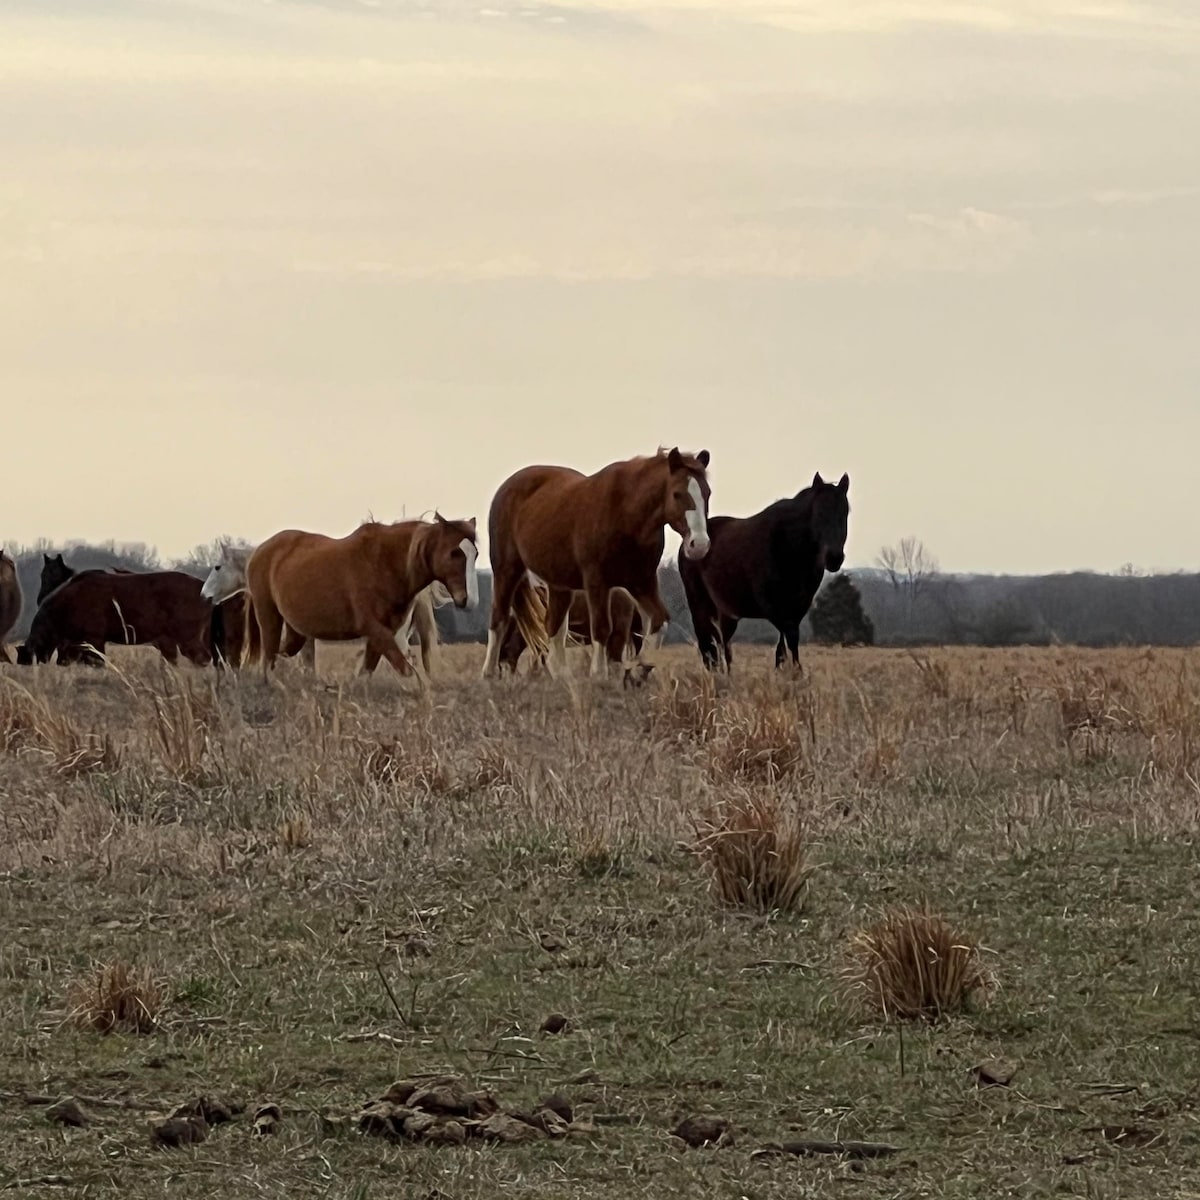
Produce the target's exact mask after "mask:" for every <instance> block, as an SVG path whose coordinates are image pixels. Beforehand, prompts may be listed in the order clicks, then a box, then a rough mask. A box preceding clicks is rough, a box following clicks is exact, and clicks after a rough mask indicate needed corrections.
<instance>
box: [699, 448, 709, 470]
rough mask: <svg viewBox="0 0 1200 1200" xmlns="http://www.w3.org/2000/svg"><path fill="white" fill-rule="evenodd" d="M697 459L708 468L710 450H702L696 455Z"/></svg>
mask: <svg viewBox="0 0 1200 1200" xmlns="http://www.w3.org/2000/svg"><path fill="white" fill-rule="evenodd" d="M696 461H697V462H698V463H699V464H700V465H701V466H702V467H704V468H705V469H706V470H707V469H708V451H707V450H701V451H700V453H699V454H697V455H696Z"/></svg>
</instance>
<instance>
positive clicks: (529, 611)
mask: <svg viewBox="0 0 1200 1200" xmlns="http://www.w3.org/2000/svg"><path fill="white" fill-rule="evenodd" d="M708 463H709V454H708V451H707V450H701V451H700V453H699V454H697V455H695V456H694V457H693V456H692V455H689V454H681V453H680V452H679V450H678V449H673V450H671V451H670V452H667V451H665V450H662V449H660V450H659V451H658V453H656V454H653V455H650V456H648V457H644V458H634V459H629V460H627V461H624V462H615V463H610V464H609V465H608V466H607V467H603V468H602V469H601V470H599V471H597V472H596V473H595V474H594V475H584V474H582V473H581V472H579V471H574V470H572V469H571V468H569V467H546V466H537V467H525V468H524V469H522V470H520V471H518V472H517V473H516V474H515V475H510V476H509V478H508V479H506V480H505V481H504V482H503V483H502V484H501V485H500V488H499V490H498V491H497V492H496V495H495V497H494V498H493V500H492V506H491V510H490V511H489V513H488V538H489V542H490V552H491V559H492V613H491V619H490V621H489V628H488V649H487V658H486V659H485V661H484V665H483V674H484V677H485V678H488V677H491V676H494V675H495V674H496V672H497V670H498V669H499V664H500V647H501V646H502V645H503V643H504V639H505V636H506V635H507V633H508V627H509V623H510V622H511V621H513V620H515V621H516V623H517V626H518V628H519V629H520V631H521V635H522V636H523V637H524V638H525V640H526V642H527V643H528V644H529V645H530V647H531V648H532V649H533V650H534V652H535V653H536V654H538V655H539V656H542V655H544V654H546V653H547V651H548V650H549V649H550V648H551V646H552V647H553V650H554V653H553V654H552V655H551V657H550V662H549V666H550V672H551V674H552V675H553V674H557V673H558V672H559V671H560V670H561V669H563V668H565V665H566V640H567V626H568V623H569V621H568V618H569V614H570V608H571V600H572V596H573V593H575V592H579V591H582V592H585V593H586V595H587V606H588V616H589V625H590V629H589V632H590V633H591V638H592V674H593V675H599V674H602V673H605V672H606V671H607V668H608V662H607V661H606V652H607V657H608V658H611V657H612V646H611V645H610V638H611V637H612V616H611V613H610V611H609V593H610V592H611V591H612V589H613V588H624V589H625V590H626V591H627V592H629V594H630V595H631V596H632V597H633V601H634V604H636V605H637V608H638V611H639V612H640V613H641V616H642V637H643V641H642V647H641V650H639V652H638V658H639V660H640V658H641V655H642V652H643V651H644V650H645V649H646V645H647V643H649V644H650V645H651V647H652V648H653V647H656V646H657V645H658V637H659V634H660V631H661V630H662V627H663V625H665V624H666V622H667V620H668V618H669V616H670V614H669V613H668V612H667V608H666V605H664V604H663V602H662V596H661V595H660V594H659V590H658V564H659V563H660V562H661V560H662V554H663V547H664V545H665V541H666V539H665V535H664V533H663V527H664V526H666V525H670V527H671V528H672V529H674V530H675V532H676V533H678V534H680V535H681V536H682V538H683V553H684V555H685V556H686V557H688V558H703V557H704V555H705V554H707V553H708V526H707V521H708V499H709V486H708V477H707V475H706V473H705V472H706V470H707V468H708ZM531 576H534V577H536V578H537V579H538V580H539V581H541V582H542V583H543V584H544V585H545V587H546V588H547V590H548V592H549V601H548V603H547V604H546V606H545V608H544V610H543V609H542V606H541V605H540V603H539V598H538V597H537V596H536V593H535V592H534V588H533V584H532V582H531V579H530V577H531ZM542 611H545V613H546V618H545V624H544V625H543V624H542V620H541V612H542Z"/></svg>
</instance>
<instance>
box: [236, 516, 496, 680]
mask: <svg viewBox="0 0 1200 1200" xmlns="http://www.w3.org/2000/svg"><path fill="white" fill-rule="evenodd" d="M477 557H478V548H477V547H476V544H475V521H474V519H472V520H470V521H447V520H446V519H445V518H444V517H442V516H441V515H440V514H436V513H435V514H434V519H433V521H431V522H427V521H397V522H395V523H394V524H392V525H381V524H378V523H377V522H373V521H372V522H366V523H364V524H363V525H360V526H359V527H358V528H357V529H356V530H355V531H354V532H353V533H351V534H348V535H347V536H346V537H344V538H331V537H325V536H324V535H323V534H319V533H305V532H303V531H301V530H298V529H285V530H283V531H282V532H280V533H277V534H275V535H274V536H273V537H269V538H268V539H267V540H266V541H265V542H263V543H262V545H260V546H258V547H257V548H256V549H255V550H254V552H253V553H252V554H251V555H250V558H249V559H248V560H247V562H246V588H247V591H248V592H249V595H250V603H249V605H248V607H247V620H251V619H253V620H255V621H256V622H257V624H258V633H259V638H258V645H260V646H261V657H262V667H263V674H264V676H265V675H266V674H267V673H268V672H269V671H270V669H271V666H272V664H273V663H274V661H275V658H276V656H277V655H278V653H279V648H280V642H281V640H282V637H283V629H284V625H285V623H286V625H287V627H288V628H289V629H291V630H292V631H293V633H295V634H296V635H297V636H299V637H302V638H309V639H320V640H321V641H331V642H338V641H350V640H352V639H354V638H360V637H361V638H366V640H367V645H366V651H365V653H364V655H363V664H362V671H363V672H364V673H366V674H370V673H371V672H372V671H374V670H375V667H376V666H377V665H378V663H379V660H380V658H386V659H387V660H388V662H390V663H391V664H392V666H393V667H395V668H396V670H397V671H399V672H400V674H402V675H408V674H410V673H411V672H412V665H411V664H410V663H409V660H408V656H407V655H406V654H405V652H404V651H403V650H401V648H400V647H399V646H398V645H397V643H396V632H397V630H399V629H400V628H402V627H403V626H404V625H405V624H406V623H407V622H408V621H409V620H410V619H411V616H412V610H413V606H414V604H416V603H417V601H418V598H419V596H420V594H421V593H422V592H423V591H424V590H425V589H426V588H427V587H429V585H430V584H431V583H433V582H434V581H435V580H436V581H437V582H439V583H441V584H443V585H444V586H445V587H446V588H447V590H448V591H449V592H450V596H451V598H452V599H453V601H454V603H455V604H456V605H457V606H458V607H459V608H469V607H474V606H475V604H477V603H478V602H479V582H478V576H477V575H476V570H475V562H476V559H477ZM253 646H255V641H254V639H252V638H249V637H248V638H247V648H248V649H249V648H251V647H253ZM256 648H257V647H256Z"/></svg>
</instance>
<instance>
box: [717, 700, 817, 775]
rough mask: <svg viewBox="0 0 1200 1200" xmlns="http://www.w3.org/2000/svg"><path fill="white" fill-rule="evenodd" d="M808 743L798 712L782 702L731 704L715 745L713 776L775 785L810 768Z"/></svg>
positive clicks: (720, 723) (725, 713) (723, 715)
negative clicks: (807, 762)
mask: <svg viewBox="0 0 1200 1200" xmlns="http://www.w3.org/2000/svg"><path fill="white" fill-rule="evenodd" d="M806 737H807V734H806V731H805V729H803V728H802V727H801V725H800V722H799V720H798V716H797V710H796V708H795V706H794V705H792V704H789V703H787V702H786V701H785V700H784V699H782V698H779V697H761V696H760V697H755V698H754V699H752V700H748V701H744V702H731V703H730V704H728V705H727V706H726V708H725V710H724V711H723V712H722V713H721V716H720V720H719V722H718V725H717V732H716V736H715V737H714V738H713V739H712V740H711V741H710V743H709V758H708V767H709V772H710V773H711V775H712V777H713V779H714V780H717V781H724V780H730V779H741V780H746V781H748V782H755V783H768V784H769V783H775V782H777V781H778V780H780V779H782V778H784V777H785V776H789V775H793V774H796V773H797V772H799V771H801V770H802V768H803V767H804V766H805V764H806V760H807V757H808V756H807V745H806Z"/></svg>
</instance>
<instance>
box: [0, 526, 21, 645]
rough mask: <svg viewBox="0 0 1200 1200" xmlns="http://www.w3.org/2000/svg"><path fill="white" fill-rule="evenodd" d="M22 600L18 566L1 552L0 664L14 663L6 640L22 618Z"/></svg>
mask: <svg viewBox="0 0 1200 1200" xmlns="http://www.w3.org/2000/svg"><path fill="white" fill-rule="evenodd" d="M22 599H23V597H22V595H21V579H20V577H19V576H18V575H17V564H16V562H14V561H13V559H11V558H9V557H8V555H7V554H5V553H4V551H3V550H0V662H6V663H10V662H12V659H11V658H9V656H8V649H7V647H6V646H5V645H4V640H5V638H7V637H8V635H9V634H10V633H11V632H12V627H13V626H14V625H15V624H16V623H17V621H18V620H19V619H20V617H21V601H22Z"/></svg>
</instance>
